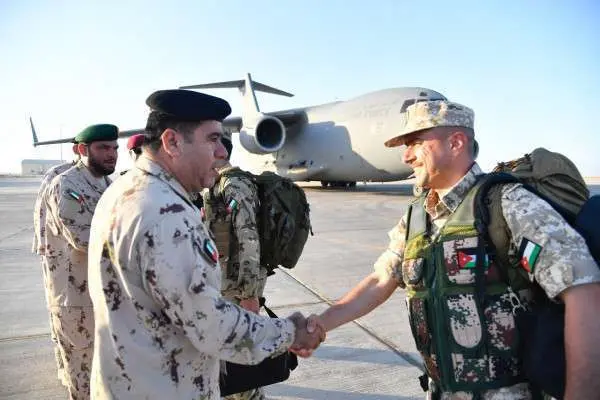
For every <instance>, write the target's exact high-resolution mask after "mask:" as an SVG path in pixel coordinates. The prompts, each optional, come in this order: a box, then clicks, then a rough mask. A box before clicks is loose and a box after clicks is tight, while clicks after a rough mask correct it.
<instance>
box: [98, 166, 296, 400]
mask: <svg viewBox="0 0 600 400" xmlns="http://www.w3.org/2000/svg"><path fill="white" fill-rule="evenodd" d="M92 225H93V230H92V237H91V240H90V257H89V260H90V263H91V265H93V268H91V269H90V275H89V277H90V292H91V294H92V300H93V303H94V313H95V320H96V331H95V334H96V342H95V349H94V350H95V353H94V362H93V367H92V383H91V390H92V398H93V399H117V398H118V399H120V398H145V399H175V398H177V399H218V398H219V364H220V362H219V361H220V360H221V359H222V360H226V361H232V362H235V363H258V362H260V361H262V360H263V359H264V358H266V357H267V356H269V355H271V354H275V353H280V352H282V351H284V350H285V349H287V348H288V347H289V346H290V345H291V344H292V343H293V340H294V335H295V333H294V332H295V328H294V325H293V323H292V322H291V321H290V320H286V319H271V318H266V317H261V316H258V315H256V314H253V313H250V312H247V311H245V310H243V309H241V308H240V307H238V306H236V305H234V304H232V303H230V302H228V301H226V300H225V299H224V298H223V297H221V295H220V289H221V267H220V265H219V262H218V252H217V251H216V246H215V244H214V242H213V240H212V239H211V236H210V233H209V231H208V229H207V228H206V227H205V226H204V224H203V223H202V221H201V217H200V214H199V213H198V210H197V209H196V207H195V206H193V205H192V203H191V200H190V197H189V194H188V193H187V192H186V191H185V189H184V188H183V187H182V186H181V185H180V184H179V182H178V181H177V180H176V179H175V178H174V177H173V176H172V175H170V174H169V173H167V172H166V171H165V170H163V169H162V168H161V167H160V166H159V165H158V164H156V163H154V162H153V161H151V160H149V159H148V158H146V157H145V156H143V155H142V156H141V157H140V158H139V159H138V160H137V161H136V166H135V168H133V169H132V170H131V171H130V172H129V173H127V174H126V175H124V176H122V177H121V178H119V180H117V181H115V183H114V184H113V185H112V186H111V187H110V188H109V189H108V190H107V191H106V193H105V194H104V196H103V198H102V200H101V201H100V203H99V204H98V208H97V209H96V214H95V215H94V220H93V222H92Z"/></svg>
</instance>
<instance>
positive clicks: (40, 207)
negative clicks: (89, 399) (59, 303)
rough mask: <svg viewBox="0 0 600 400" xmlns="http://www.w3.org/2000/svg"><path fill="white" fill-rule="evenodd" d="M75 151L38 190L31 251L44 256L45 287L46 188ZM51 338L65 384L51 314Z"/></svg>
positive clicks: (48, 301)
mask: <svg viewBox="0 0 600 400" xmlns="http://www.w3.org/2000/svg"><path fill="white" fill-rule="evenodd" d="M73 153H74V154H75V155H76V159H75V160H74V161H72V162H68V163H64V164H59V165H56V166H54V167H52V168H50V169H49V170H48V171H46V173H45V174H44V177H43V178H42V183H41V184H40V188H39V190H38V194H37V198H36V200H35V205H34V207H33V244H32V246H31V252H32V253H35V254H37V255H39V256H41V257H42V276H43V279H44V287H47V286H48V278H47V276H46V269H45V268H44V265H45V263H44V261H43V257H44V251H45V249H46V235H45V224H46V221H45V220H46V205H45V204H46V203H45V202H44V200H43V199H44V195H45V193H46V188H47V187H48V185H49V184H50V182H51V181H52V179H54V177H56V176H58V175H60V174H62V173H63V172H65V171H66V170H68V169H69V168H71V167H72V166H73V165H75V163H76V162H77V159H78V158H79V156H78V154H77V144H74V145H73ZM46 305H47V306H48V309H49V308H50V299H48V297H47V296H46ZM50 338H51V339H52V342H53V343H54V358H55V360H56V366H57V368H58V374H57V376H58V379H59V380H60V381H61V382H62V384H63V385H65V386H66V385H67V383H66V382H67V381H66V378H65V375H64V368H63V362H62V357H61V355H60V350H59V348H58V338H57V336H56V333H55V331H54V324H53V323H52V316H51V315H50Z"/></svg>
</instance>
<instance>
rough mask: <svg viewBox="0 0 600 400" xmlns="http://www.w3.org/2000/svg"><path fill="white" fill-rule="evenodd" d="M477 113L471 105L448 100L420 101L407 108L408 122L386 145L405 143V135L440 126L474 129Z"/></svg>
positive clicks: (392, 145) (393, 145)
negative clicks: (467, 105)
mask: <svg viewBox="0 0 600 400" xmlns="http://www.w3.org/2000/svg"><path fill="white" fill-rule="evenodd" d="M474 120H475V113H473V110H471V109H470V108H469V107H466V106H463V105H462V104H458V103H452V102H450V101H447V100H434V101H420V102H417V103H415V104H413V105H411V106H409V107H408V108H407V109H406V122H405V124H404V126H403V127H402V130H401V131H400V133H398V134H397V135H396V136H394V137H392V138H391V139H389V140H388V141H386V142H385V146H386V147H395V146H400V145H403V144H404V140H403V138H404V136H406V135H408V134H410V133H413V132H418V131H422V130H425V129H430V128H435V127H440V126H457V127H463V128H470V129H473V122H474Z"/></svg>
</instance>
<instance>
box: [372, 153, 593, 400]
mask: <svg viewBox="0 0 600 400" xmlns="http://www.w3.org/2000/svg"><path fill="white" fill-rule="evenodd" d="M481 173H482V172H481V169H480V168H479V166H478V165H477V164H474V165H473V167H472V168H471V169H470V170H469V171H468V173H467V174H466V175H465V176H464V177H463V178H462V180H460V181H459V182H458V183H457V184H456V185H455V186H454V187H453V188H452V189H451V190H450V191H448V192H447V193H445V194H444V195H443V196H442V197H441V198H439V197H438V195H437V194H436V193H435V192H434V191H430V192H429V193H428V195H427V198H426V199H425V203H424V208H425V212H426V213H427V214H428V215H429V217H430V219H431V221H432V224H431V233H432V237H433V238H435V237H436V236H437V235H439V233H440V229H441V228H442V227H443V226H444V224H445V223H446V221H447V220H448V218H449V217H450V216H451V215H452V214H453V213H454V212H455V211H456V210H457V208H458V206H459V205H460V204H461V202H462V200H463V199H464V198H465V196H466V195H467V193H468V192H469V190H470V189H471V188H472V187H473V186H474V184H475V181H476V176H477V175H479V174H481ZM502 211H503V215H504V217H505V219H506V223H507V226H508V228H509V230H510V232H511V237H512V243H511V250H510V252H509V254H511V255H516V253H517V252H518V250H519V248H520V246H521V244H522V242H523V240H528V241H531V242H534V243H537V244H539V245H540V246H541V247H542V249H541V252H540V253H539V257H538V259H537V260H536V262H535V268H534V269H532V273H531V274H530V278H531V279H532V280H534V281H536V282H537V283H538V284H539V285H540V286H541V287H542V288H543V289H544V291H545V292H546V294H547V295H548V296H549V297H550V298H556V296H558V295H559V294H560V293H561V292H563V291H564V290H565V289H567V288H569V287H572V286H576V285H581V284H586V283H591V282H600V270H598V268H597V266H596V264H595V263H594V261H593V259H592V257H591V255H590V253H589V251H588V249H587V246H586V244H585V242H584V240H583V238H582V237H581V236H580V235H579V234H578V233H577V232H575V231H574V230H573V229H572V228H571V227H570V226H569V225H568V224H567V223H566V222H565V221H564V220H563V219H562V218H561V217H560V215H559V214H558V213H557V212H556V211H554V210H553V209H552V208H551V207H550V206H549V205H548V204H547V203H546V202H544V201H543V200H541V199H540V198H539V197H537V196H536V195H534V194H532V193H531V192H529V191H527V190H526V189H524V188H523V187H522V186H521V185H506V186H505V187H504V188H503V191H502ZM406 220H407V218H406V215H405V216H403V218H402V219H401V220H400V222H399V223H398V225H397V226H396V227H394V228H393V229H392V230H391V231H390V232H389V237H390V244H389V248H388V250H386V251H385V252H384V253H383V254H382V255H381V256H380V257H379V259H378V260H377V262H376V263H375V269H376V270H379V271H385V273H386V274H387V275H388V276H393V277H394V278H395V279H396V280H397V282H398V285H399V286H401V287H405V286H407V285H409V282H410V281H411V277H412V274H414V271H415V269H414V268H413V267H414V266H412V265H407V262H404V263H403V259H404V250H405V243H404V238H405V230H406ZM474 239H475V242H474V243H457V242H454V244H456V246H457V247H461V248H464V247H473V245H474V244H475V243H476V238H474ZM446 243H449V242H446ZM451 250H455V249H451ZM445 254H456V253H455V252H453V251H451V252H448V253H446V252H445ZM449 261H450V260H449V259H446V262H449ZM403 264H404V265H403ZM470 273H471V272H469V271H468V270H462V269H461V270H460V271H454V273H453V274H449V275H450V278H451V279H453V280H455V281H456V282H457V283H466V281H467V280H468V279H471V278H472V275H470ZM410 283H414V281H413V282H410ZM455 300H456V301H453V302H450V303H449V304H448V308H449V309H450V311H451V312H454V314H453V315H456V316H459V315H460V318H457V319H455V320H452V321H450V329H451V332H452V336H453V337H454V339H455V340H456V341H458V342H459V344H460V345H462V346H464V347H469V346H470V345H471V344H473V341H474V339H475V338H477V337H478V336H481V325H480V323H479V319H478V318H473V316H474V314H476V313H477V311H476V310H475V309H474V308H473V307H471V306H474V303H473V301H472V300H473V299H467V298H466V297H465V298H459V299H455ZM495 311H497V310H491V311H489V312H491V313H493V312H495ZM494 322H495V324H494ZM417 325H419V324H417ZM419 326H420V325H419ZM511 326H514V320H513V319H512V318H511V317H510V316H508V315H500V313H496V317H495V318H494V319H493V320H492V324H490V326H488V332H489V334H490V337H491V340H492V341H494V340H495V341H496V343H495V344H497V345H498V346H499V347H502V346H507V343H506V342H503V340H504V338H503V337H502V332H503V331H506V330H507V329H509V328H511ZM429 329H430V332H427V331H425V330H419V329H417V331H416V332H415V340H416V341H417V342H419V340H420V341H421V342H422V341H423V338H424V337H427V336H428V335H430V334H431V331H433V330H434V329H435V327H430V328H429ZM505 349H507V350H509V349H510V348H509V347H505ZM424 359H425V361H426V365H427V367H428V370H429V372H430V374H431V369H433V368H431V363H433V364H435V362H436V360H435V356H430V357H429V359H430V361H431V362H428V360H427V358H426V357H424ZM454 362H455V368H456V369H458V370H460V369H461V366H460V362H461V360H460V359H455V360H454ZM490 368H493V366H492V365H490ZM472 379H474V381H476V380H477V377H472ZM430 387H434V388H435V383H434V382H433V381H430ZM438 395H439V398H441V399H448V400H449V399H452V400H457V399H460V400H463V399H469V400H470V399H473V398H474V394H473V393H470V392H455V393H450V392H444V393H439V392H438ZM429 396H430V397H428V398H435V397H433V396H432V394H431V393H429ZM481 397H482V398H483V399H529V398H531V393H530V391H529V387H528V385H527V384H526V383H520V384H516V385H513V386H510V387H504V388H499V389H493V390H487V391H484V392H483V393H481Z"/></svg>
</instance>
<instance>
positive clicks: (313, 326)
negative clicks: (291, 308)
mask: <svg viewBox="0 0 600 400" xmlns="http://www.w3.org/2000/svg"><path fill="white" fill-rule="evenodd" d="M306 331H307V332H308V333H309V334H317V335H319V336H320V337H321V338H322V340H321V341H323V340H325V338H326V336H327V330H326V329H325V323H324V322H323V319H322V318H321V317H320V316H319V315H316V314H312V315H311V316H309V317H308V319H307V320H306ZM290 351H291V352H292V353H295V354H296V355H298V356H300V357H304V358H307V357H310V356H311V355H312V353H313V351H314V349H307V348H300V347H295V346H292V347H291V348H290Z"/></svg>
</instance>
